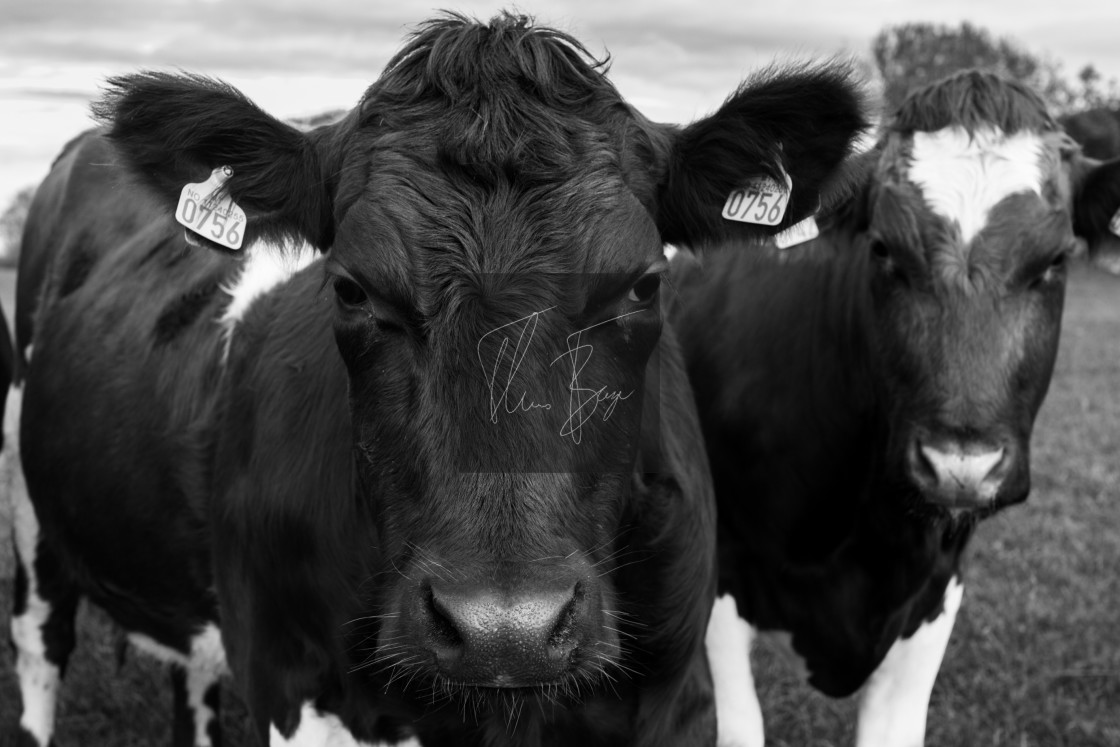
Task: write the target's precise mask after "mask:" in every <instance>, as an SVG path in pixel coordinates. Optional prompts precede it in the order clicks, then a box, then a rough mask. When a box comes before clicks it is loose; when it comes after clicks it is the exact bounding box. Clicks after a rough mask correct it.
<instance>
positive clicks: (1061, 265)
mask: <svg viewBox="0 0 1120 747" xmlns="http://www.w3.org/2000/svg"><path fill="white" fill-rule="evenodd" d="M1068 257H1069V252H1068V251H1065V250H1063V251H1060V252H1058V253H1057V254H1055V255H1054V256H1053V257H1052V258H1051V259H1050V264H1048V265H1046V269H1045V270H1043V271H1042V274H1040V275H1039V276H1038V277H1036V278H1035V279H1034V281H1032V282H1031V287H1032V288H1037V287H1038V286H1040V285H1042V284H1043V283H1050V282H1051V281H1053V280H1056V279H1057V278H1058V277H1059V276H1060V275H1061V273H1062V270H1064V269H1065V267H1066V260H1067V259H1068Z"/></svg>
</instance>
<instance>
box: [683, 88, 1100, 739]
mask: <svg viewBox="0 0 1120 747" xmlns="http://www.w3.org/2000/svg"><path fill="white" fill-rule="evenodd" d="M861 161H862V162H863V165H864V166H866V167H867V177H866V181H865V184H864V186H863V190H862V193H861V194H860V195H859V196H858V198H857V199H855V200H853V201H852V202H851V203H850V204H849V205H848V206H846V208H845V209H844V210H842V211H840V212H838V213H837V214H835V215H834V216H832V217H831V218H830V219H828V220H825V221H822V223H823V226H822V235H821V237H820V238H819V239H816V240H815V241H814V242H813V244H812V245H806V246H805V247H796V250H797V251H800V252H802V253H803V255H804V256H802V257H801V258H800V259H796V260H794V259H784V258H783V256H782V254H783V253H782V252H781V251H780V250H777V249H773V248H771V249H768V250H764V251H754V252H752V251H727V252H722V253H718V254H712V255H710V256H709V257H707V259H706V261H704V262H703V267H702V268H701V267H700V266H699V265H698V264H697V263H696V262H695V261H692V260H689V259H688V258H687V256H682V258H681V260H680V261H678V260H674V274H675V277H674V281H675V283H674V284H675V286H676V289H677V291H678V293H679V298H678V299H677V303H678V305H679V309H678V311H677V312H676V314H677V318H676V320H675V326H676V328H677V332H678V335H679V338H680V339H681V341H682V345H683V347H684V351H685V358H686V361H687V366H688V371H689V378H690V380H691V382H692V385H693V389H694V391H695V394H696V398H697V403H698V409H699V411H700V418H701V423H702V428H703V431H704V435H705V440H706V443H707V447H708V453H709V459H710V461H711V465H712V473H713V479H714V482H715V488H716V497H717V505H718V512H719V545H720V549H719V554H720V591H721V592H722V593H724V594H729V595H730V598H727V597H721V599H720V601H719V602H718V603H717V608H716V611H715V612H713V616H712V623H711V628H710V633H709V646H710V659H711V661H712V666H713V675H714V677H715V679H716V681H717V683H719V682H738V683H739V685H740V687H739V688H738V689H731V688H727V687H724V688H722V690H718V689H717V696H719V703H720V711H719V712H720V724H721V730H722V728H723V727H725V726H726V727H730V726H731V719H730V718H724V716H725V714H727V713H732V714H734V715H736V716H738V717H740V719H741V721H739V722H737V724H736V726H737V728H739V729H740V730H741V733H742V732H745V733H749V734H750V735H751V738H750V740H749V741H748V742H747V744H749V745H761V744H762V721H761V714H760V712H759V705H758V700H757V697H756V695H755V692H754V689H753V681H752V679H751V674H750V670H749V664H748V648H749V645H750V641H751V640H752V639H753V638H754V636H755V635H756V633H757V632H758V631H777V632H780V633H782V634H784V636H788V638H786V640H787V642H788V643H790V644H791V645H792V648H793V651H794V652H795V653H796V654H797V655H798V656H799V657H800V659H801V660H802V661H803V663H804V665H805V668H806V670H807V675H808V680H809V682H810V683H811V684H812V685H813V686H815V687H816V688H817V689H819V690H821V691H822V692H824V693H825V694H827V695H830V696H836V697H838V696H846V695H849V694H851V693H853V692H855V691H856V690H857V689H858V688H859V687H861V686H863V685H865V684H866V689H865V691H864V693H863V696H862V700H861V705H860V713H859V729H858V739H857V743H858V744H859V745H860V746H861V747H871V746H872V745H876V746H878V745H895V746H898V745H920V744H922V742H923V739H924V733H925V722H926V709H927V705H928V700H929V696H930V692H931V690H932V687H933V683H934V679H935V677H936V675H937V671H938V669H939V667H940V663H941V659H942V656H943V654H944V650H945V646H946V644H947V642H948V640H949V635H950V631H951V630H952V626H953V620H954V617H955V615H956V612H957V608H958V606H959V604H960V601H961V594H962V589H963V587H962V585H961V567H960V566H961V553H962V551H963V549H964V547H965V545H966V543H967V542H968V540H969V538H970V536H971V535H972V532H973V530H974V529H975V527H976V524H977V522H978V521H979V520H980V519H982V518H984V517H986V516H989V515H991V514H993V513H995V512H996V511H998V510H1000V509H1002V508H1004V507H1006V506H1009V505H1012V504H1015V503H1020V502H1022V501H1024V500H1026V498H1027V494H1028V492H1029V488H1030V435H1031V428H1032V425H1033V422H1034V418H1035V415H1036V413H1037V412H1038V409H1039V406H1040V405H1041V404H1042V401H1043V397H1044V396H1045V394H1046V391H1047V388H1048V386H1049V383H1050V375H1051V371H1052V368H1053V365H1054V357H1055V354H1056V351H1057V348H1058V336H1059V331H1060V327H1061V317H1062V305H1063V300H1064V294H1065V283H1066V264H1067V257H1068V254H1069V252H1070V249H1071V246H1072V245H1073V243H1074V237H1075V236H1082V237H1088V236H1093V235H1095V234H1097V233H1099V232H1100V231H1102V230H1106V226H1105V223H1106V222H1107V216H1108V215H1111V214H1112V212H1114V211H1115V210H1116V209H1117V207H1118V206H1120V193H1118V192H1117V191H1116V188H1117V186H1120V161H1112V162H1109V163H1106V164H1099V163H1097V162H1093V161H1090V160H1088V159H1085V158H1084V157H1083V156H1082V155H1081V154H1080V152H1079V149H1078V148H1077V147H1076V145H1075V144H1073V143H1072V142H1071V141H1070V140H1069V139H1068V138H1067V137H1066V136H1065V135H1064V134H1063V133H1062V132H1061V130H1060V129H1059V128H1058V126H1057V124H1056V122H1055V121H1054V120H1053V119H1052V118H1051V117H1050V116H1049V115H1048V114H1047V113H1046V108H1045V106H1044V105H1043V103H1042V101H1041V100H1040V99H1039V97H1038V96H1036V95H1035V94H1034V93H1033V92H1032V91H1030V90H1028V89H1027V88H1025V87H1024V86H1022V85H1020V84H1019V83H1015V82H1009V81H1005V80H1002V79H1000V78H998V77H995V76H993V75H989V74H982V73H976V72H969V73H963V74H959V75H956V76H954V77H951V78H948V79H946V80H944V81H942V82H939V83H936V84H933V85H931V86H929V87H926V88H924V89H921V90H919V91H917V92H915V93H913V94H912V95H911V96H910V97H909V98H908V99H907V100H906V101H905V102H904V103H903V104H902V106H901V107H900V109H899V111H898V112H897V113H896V114H895V116H894V118H893V120H891V121H890V123H889V124H888V125H887V126H886V127H885V129H884V131H883V132H882V134H881V137H880V139H879V140H878V143H877V145H876V147H875V148H874V149H873V151H871V152H870V153H869V154H867V155H866V156H863V157H861ZM1090 185H1095V187H1092V188H1091V187H1090ZM1110 195H1112V196H1111V197H1110ZM791 251H792V250H791ZM736 608H737V611H738V615H739V616H741V617H742V618H745V620H746V621H747V622H748V623H749V626H747V625H743V624H741V623H740V622H738V618H737V617H736V614H735V613H736ZM736 670H738V671H736Z"/></svg>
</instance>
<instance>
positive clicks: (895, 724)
mask: <svg viewBox="0 0 1120 747" xmlns="http://www.w3.org/2000/svg"><path fill="white" fill-rule="evenodd" d="M963 594H964V586H963V585H962V584H961V583H960V580H959V579H957V578H956V577H955V576H954V577H953V578H952V579H950V580H949V586H948V587H947V588H946V589H945V598H944V601H943V607H944V608H943V610H942V612H941V614H940V615H938V616H937V617H936V618H934V619H933V620H932V621H930V622H927V623H924V624H923V625H922V626H921V627H920V628H918V630H917V631H915V633H914V635H912V636H910V637H909V638H905V639H901V638H900V639H899V640H897V641H895V642H894V645H893V646H891V649H890V651H888V652H887V657H886V658H885V659H883V662H882V663H881V664H880V665H879V668H878V669H876V670H875V672H874V674H872V675H871V679H870V681H868V683H867V685H866V686H865V687H864V690H863V695H862V696H861V698H860V704H859V725H858V728H857V731H856V747H884V746H885V747H922V745H923V744H924V743H925V735H926V711H927V709H928V708H929V697H930V694H931V693H932V692H933V683H934V680H936V679H937V671H938V670H939V669H940V668H941V659H942V658H943V657H944V656H945V647H946V646H948V645H949V635H950V634H951V633H952V632H953V622H954V621H955V620H956V618H957V610H958V609H960V606H961V597H962V596H963Z"/></svg>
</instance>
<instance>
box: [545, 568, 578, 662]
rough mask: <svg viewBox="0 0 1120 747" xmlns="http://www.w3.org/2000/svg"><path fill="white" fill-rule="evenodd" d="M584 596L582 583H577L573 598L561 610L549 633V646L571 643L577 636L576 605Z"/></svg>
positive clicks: (554, 647) (561, 645) (556, 646)
mask: <svg viewBox="0 0 1120 747" xmlns="http://www.w3.org/2000/svg"><path fill="white" fill-rule="evenodd" d="M582 597H583V585H582V583H578V584H576V587H575V590H574V592H573V593H572V598H571V599H569V600H568V603H567V604H565V605H564V608H563V609H562V610H560V614H559V615H557V617H556V624H555V625H553V626H552V630H551V631H550V632H549V634H548V646H549V648H553V649H559V648H564V647H566V646H568V645H570V644H571V643H572V641H573V639H574V638H575V628H576V606H577V604H578V603H579V601H580V600H581V599H582Z"/></svg>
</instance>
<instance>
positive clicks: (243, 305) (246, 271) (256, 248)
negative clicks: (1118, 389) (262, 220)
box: [219, 241, 319, 353]
mask: <svg viewBox="0 0 1120 747" xmlns="http://www.w3.org/2000/svg"><path fill="white" fill-rule="evenodd" d="M318 256H319V253H318V252H317V251H315V249H314V248H313V247H312V246H311V245H310V244H306V243H305V244H300V245H299V246H296V247H288V248H284V247H280V246H275V245H272V244H266V243H264V242H260V241H258V242H256V243H254V244H253V245H251V246H250V247H249V248H248V249H246V250H245V256H244V257H243V258H242V260H241V263H242V268H241V272H240V274H238V276H237V280H235V281H234V282H233V284H232V285H228V286H223V287H222V290H223V291H225V292H226V293H228V294H229V296H230V301H229V305H228V306H226V310H225V312H224V313H223V314H222V318H221V319H220V320H219V321H220V323H221V325H222V326H223V327H224V328H225V334H226V352H227V353H228V352H229V341H230V339H231V338H232V336H233V330H234V328H235V327H236V326H237V324H238V323H239V322H240V321H241V320H242V319H243V318H245V312H247V311H248V310H249V307H251V306H252V305H253V303H254V302H255V301H256V300H257V299H259V298H261V297H262V296H263V295H265V294H266V293H268V292H269V291H270V290H272V289H273V288H275V287H276V286H278V285H280V284H281V283H283V282H285V281H286V280H288V279H289V278H290V277H292V276H293V275H295V274H296V273H297V272H299V271H300V270H302V269H303V268H305V267H307V266H308V265H310V264H311V263H312V262H314V261H315V260H316V259H317V258H318Z"/></svg>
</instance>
